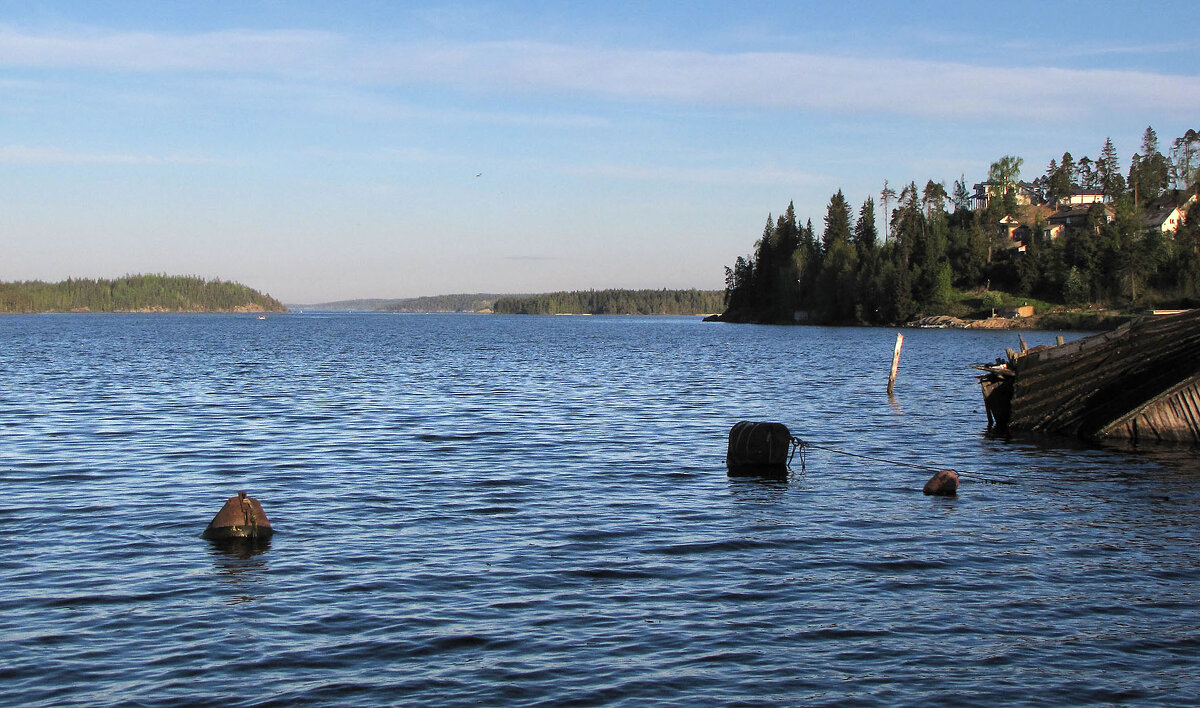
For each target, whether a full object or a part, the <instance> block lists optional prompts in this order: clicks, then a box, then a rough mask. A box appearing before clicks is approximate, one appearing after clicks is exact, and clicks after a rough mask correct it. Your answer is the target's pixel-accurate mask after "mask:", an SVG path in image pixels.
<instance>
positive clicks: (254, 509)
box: [201, 492, 273, 541]
mask: <svg viewBox="0 0 1200 708" xmlns="http://www.w3.org/2000/svg"><path fill="white" fill-rule="evenodd" d="M272 533H273V531H272V530H271V522H270V521H269V520H268V519H267V513H266V512H265V511H263V508H262V504H259V503H258V500H257V499H255V498H254V497H248V496H246V493H245V492H238V494H237V496H236V497H230V498H229V501H227V502H225V506H223V507H221V510H220V511H218V512H217V515H216V516H214V517H213V520H212V521H211V522H210V523H209V524H208V528H206V529H204V533H203V534H201V537H202V538H207V539H208V540H210V541H234V540H243V539H246V540H255V541H265V540H267V539H269V538H270V537H271V534H272Z"/></svg>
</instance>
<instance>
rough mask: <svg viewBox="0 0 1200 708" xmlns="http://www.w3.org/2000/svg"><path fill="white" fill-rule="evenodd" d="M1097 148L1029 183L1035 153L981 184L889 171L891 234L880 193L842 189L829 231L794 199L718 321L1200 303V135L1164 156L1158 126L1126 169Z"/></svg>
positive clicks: (886, 192) (877, 319)
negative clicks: (879, 220)
mask: <svg viewBox="0 0 1200 708" xmlns="http://www.w3.org/2000/svg"><path fill="white" fill-rule="evenodd" d="M1099 155H1100V156H1099V157H1098V158H1097V159H1095V160H1092V159H1090V158H1088V157H1086V156H1084V157H1081V158H1079V159H1075V158H1073V157H1072V156H1071V154H1070V153H1064V154H1063V155H1062V157H1061V160H1057V159H1052V160H1050V163H1049V165H1048V167H1047V168H1046V170H1045V172H1044V173H1043V174H1041V175H1039V176H1038V177H1037V178H1036V179H1034V180H1032V181H1029V182H1023V181H1021V178H1020V175H1021V168H1022V166H1023V164H1024V162H1023V160H1022V159H1021V158H1019V157H1014V156H1004V157H1002V158H1000V159H999V160H997V161H996V162H995V163H993V164H992V165H991V169H990V170H989V173H988V176H987V179H986V181H984V182H982V183H980V184H977V185H975V189H974V192H971V191H969V190H968V189H967V183H966V179H965V177H964V178H963V179H960V180H957V181H956V182H955V184H954V185H953V187H952V188H951V191H950V192H947V190H946V186H945V185H944V184H943V183H940V182H934V181H932V180H929V181H927V182H926V184H925V185H924V187H923V188H920V187H918V186H917V183H916V182H915V181H913V182H909V183H908V185H906V186H903V187H902V188H901V189H900V191H899V192H898V193H897V192H896V190H895V189H893V188H892V187H890V186H889V185H888V182H887V181H886V180H885V181H884V183H883V190H882V191H881V192H880V194H879V202H878V203H879V205H880V206H881V207H882V210H883V213H884V215H885V218H884V220H883V226H884V234H883V238H882V241H881V240H880V238H879V233H878V230H877V227H876V216H875V208H876V200H875V198H874V196H873V195H872V196H870V197H868V198H867V199H866V200H865V201H863V202H862V205H861V206H860V207H859V208H858V211H857V216H856V215H855V214H854V213H853V212H852V207H851V205H850V203H849V202H848V201H847V199H846V197H845V195H843V193H842V192H841V190H839V191H838V192H837V193H836V194H834V195H833V196H832V197H831V198H830V200H829V204H828V207H827V209H826V214H825V218H824V228H823V229H822V230H821V231H820V233H818V232H817V230H816V229H814V227H813V223H812V220H811V219H809V220H807V222H806V223H803V224H801V223H800V222H799V221H798V219H797V217H796V214H795V211H794V209H793V207H792V206H791V205H789V206H788V207H787V209H786V210H785V211H784V213H783V214H782V215H781V216H779V217H778V218H772V217H771V216H768V217H767V223H766V226H765V227H764V229H763V233H762V237H761V238H760V239H759V240H758V242H757V243H756V244H755V250H754V252H753V254H752V255H750V256H745V257H739V258H737V260H736V261H735V263H734V264H733V266H732V267H727V268H726V269H725V271H726V275H725V300H724V305H725V309H724V312H723V314H722V315H721V318H720V319H722V320H724V321H733V322H771V323H785V322H786V323H791V322H797V321H801V322H812V323H830V324H896V323H903V322H906V321H910V320H913V319H916V318H918V317H921V316H925V315H935V314H952V315H959V316H971V315H981V313H982V314H986V312H987V311H988V310H989V309H990V308H993V307H995V306H996V305H998V304H1000V303H1001V302H1003V301H1005V300H1011V299H1013V298H1036V299H1039V300H1041V301H1043V302H1048V303H1054V304H1062V305H1070V306H1077V307H1082V306H1086V305H1097V306H1105V307H1114V308H1124V309H1130V308H1144V307H1148V306H1164V305H1176V306H1178V305H1186V306H1195V305H1197V304H1200V206H1198V204H1200V200H1197V199H1196V194H1197V191H1196V190H1197V188H1198V187H1200V135H1198V134H1197V133H1196V131H1194V130H1189V131H1187V133H1186V134H1185V135H1184V136H1182V137H1180V138H1178V139H1176V140H1175V141H1174V142H1173V143H1172V145H1171V147H1170V149H1169V150H1168V152H1167V154H1163V152H1162V151H1161V150H1160V148H1159V145H1158V138H1157V135H1156V134H1155V132H1154V130H1153V128H1147V129H1146V131H1145V133H1144V135H1143V139H1142V145H1141V151H1140V152H1139V153H1138V154H1135V155H1133V157H1132V159H1131V162H1130V168H1129V171H1128V174H1127V175H1126V174H1125V173H1123V171H1122V169H1121V167H1120V163H1119V159H1118V156H1117V153H1116V150H1115V149H1114V147H1113V144H1112V141H1111V140H1106V141H1105V143H1104V147H1103V148H1102V149H1101V151H1100V153H1099ZM893 205H894V208H892V206H893ZM1172 214H1174V215H1180V214H1182V215H1183V216H1184V219H1183V221H1182V223H1179V220H1178V219H1176V218H1175V217H1174V216H1172ZM1168 227H1170V228H1168ZM981 316H982V315H981Z"/></svg>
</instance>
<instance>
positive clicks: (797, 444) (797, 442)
mask: <svg viewBox="0 0 1200 708" xmlns="http://www.w3.org/2000/svg"><path fill="white" fill-rule="evenodd" d="M809 447H811V448H812V449H814V450H824V451H825V452H832V453H835V454H838V455H846V456H847V457H857V458H859V459H860V460H870V461H872V462H882V463H884V464H888V465H897V466H900V467H911V468H913V469H918V470H929V471H932V472H940V471H942V470H944V469H950V468H948V467H934V466H933V465H922V464H919V463H916V462H902V461H900V460H889V459H887V458H884V457H871V456H870V455H860V454H858V453H856V452H847V451H845V450H838V449H837V448H833V447H828V446H825V445H817V444H815V443H810V442H806V441H804V440H801V439H800V438H797V437H793V438H792V453H791V456H789V457H788V465H789V466H790V465H791V464H792V457H794V456H795V455H796V452H797V451H799V453H800V471H801V472H803V471H804V449H805V448H809ZM950 471H951V472H954V473H955V474H957V475H959V476H960V477H961V476H964V475H965V476H967V477H970V478H972V479H977V480H979V481H980V482H986V483H987V484H1016V483H1017V481H1016V480H1014V479H995V478H989V477H983V476H980V475H977V474H975V473H974V472H964V471H963V470H956V469H950Z"/></svg>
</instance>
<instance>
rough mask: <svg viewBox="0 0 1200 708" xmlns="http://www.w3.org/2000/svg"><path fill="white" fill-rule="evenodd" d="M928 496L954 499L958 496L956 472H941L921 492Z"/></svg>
mask: <svg viewBox="0 0 1200 708" xmlns="http://www.w3.org/2000/svg"><path fill="white" fill-rule="evenodd" d="M921 491H923V492H925V494H927V495H936V496H939V497H952V496H954V495H955V494H958V473H957V472H955V471H954V470H939V471H938V473H937V474H935V475H934V476H933V477H932V478H930V480H929V481H928V482H926V483H925V489H923V490H921Z"/></svg>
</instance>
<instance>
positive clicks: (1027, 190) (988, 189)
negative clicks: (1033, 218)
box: [971, 182, 1042, 210]
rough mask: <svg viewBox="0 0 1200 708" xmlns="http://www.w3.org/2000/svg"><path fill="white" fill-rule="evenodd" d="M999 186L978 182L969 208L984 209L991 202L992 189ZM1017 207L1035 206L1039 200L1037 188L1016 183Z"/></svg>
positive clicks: (1027, 184) (1025, 183)
mask: <svg viewBox="0 0 1200 708" xmlns="http://www.w3.org/2000/svg"><path fill="white" fill-rule="evenodd" d="M998 186H999V185H997V184H995V183H993V182H980V183H979V184H976V185H975V194H973V195H972V196H971V208H972V209H975V210H979V209H986V208H987V205H988V203H989V202H990V201H991V195H992V187H998ZM1015 186H1016V188H1017V206H1029V205H1030V204H1037V203H1039V202H1040V201H1041V200H1042V199H1041V194H1040V193H1039V192H1038V190H1037V188H1036V187H1034V186H1033V185H1032V184H1030V183H1029V182H1017V184H1016V185H1015Z"/></svg>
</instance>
